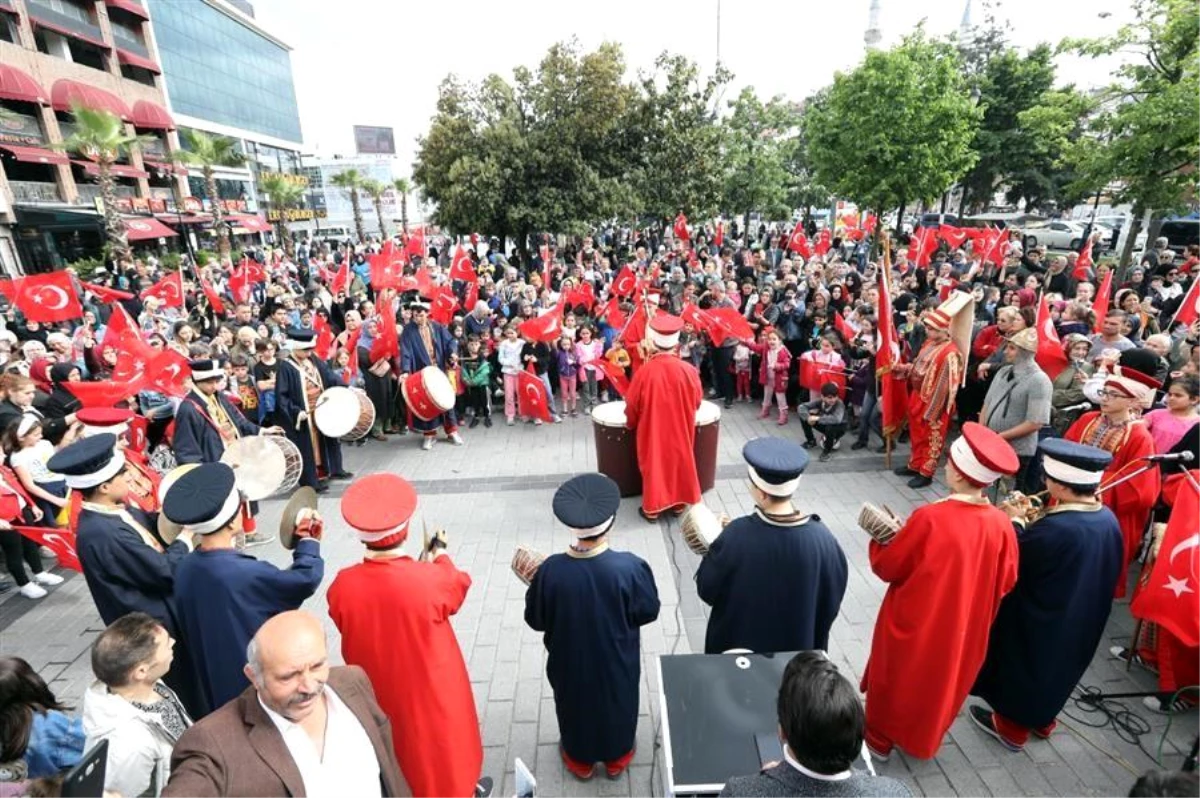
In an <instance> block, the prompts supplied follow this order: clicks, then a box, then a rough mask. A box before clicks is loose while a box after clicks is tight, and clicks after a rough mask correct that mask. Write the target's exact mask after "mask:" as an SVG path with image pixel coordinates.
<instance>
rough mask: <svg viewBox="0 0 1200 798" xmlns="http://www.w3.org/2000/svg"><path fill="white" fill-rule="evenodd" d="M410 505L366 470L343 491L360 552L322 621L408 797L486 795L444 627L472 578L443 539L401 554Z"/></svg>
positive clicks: (413, 501)
mask: <svg viewBox="0 0 1200 798" xmlns="http://www.w3.org/2000/svg"><path fill="white" fill-rule="evenodd" d="M416 506H417V494H416V491H414V490H413V487H412V485H410V484H409V483H408V482H407V481H406V480H404V479H402V478H401V477H399V476H396V475H395V474H371V475H370V476H368V477H364V478H362V479H359V480H357V481H355V482H354V483H352V484H351V485H350V487H349V488H347V489H346V494H345V496H344V497H343V498H342V517H343V518H345V519H346V523H347V524H349V525H350V526H351V527H353V528H354V529H355V530H356V531H357V533H358V537H359V540H361V541H362V542H363V544H365V545H366V547H367V553H366V557H365V558H364V559H363V562H361V563H359V564H358V565H352V566H350V567H348V568H344V569H342V570H341V571H340V572H339V573H338V575H337V577H336V578H335V579H334V580H333V584H332V585H331V586H330V588H329V615H330V617H331V618H333V622H334V623H335V624H336V625H337V628H338V630H339V631H340V632H341V634H342V658H343V659H344V660H345V661H346V664H347V665H358V666H360V667H361V668H362V669H363V670H365V671H366V672H367V676H369V677H370V678H371V684H373V685H374V687H375V694H376V696H377V697H378V699H379V705H380V706H381V707H383V710H384V712H386V713H387V715H388V717H389V718H391V721H392V725H393V727H394V728H395V729H396V733H395V734H394V735H393V739H394V742H395V747H396V759H397V760H398V761H399V762H400V770H401V772H403V773H404V778H405V780H406V781H407V782H408V784H409V786H410V787H411V788H412V794H413V795H414V796H417V798H421V796H440V795H446V796H463V797H464V798H465V796H471V795H487V794H489V793H490V792H491V784H492V782H491V779H481V778H480V776H479V771H480V768H481V767H482V766H483V743H482V742H481V739H480V736H479V717H478V715H477V714H476V712H475V696H474V693H473V692H472V691H471V680H470V677H469V676H468V675H467V665H466V663H465V662H464V661H463V656H462V649H460V648H459V645H458V640H457V638H455V636H454V628H453V627H452V626H451V625H450V617H451V616H452V615H454V614H455V613H457V612H458V611H459V609H460V608H461V607H462V605H463V601H465V600H466V597H467V590H468V589H469V588H470V587H471V577H470V576H468V575H467V573H466V572H465V571H460V570H459V569H458V568H456V567H455V565H454V563H453V562H452V561H451V560H450V556H449V555H448V554H447V553H446V550H445V541H444V538H443V537H440V536H439V537H438V538H436V539H435V541H436V543H435V545H434V546H433V547H431V548H432V553H429V552H425V553H422V555H421V558H420V559H418V560H414V559H412V558H411V557H409V556H408V555H407V554H405V553H404V549H403V546H404V542H405V540H407V539H408V528H409V520H410V519H411V518H412V514H413V511H414V510H415V509H416Z"/></svg>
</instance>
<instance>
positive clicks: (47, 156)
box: [0, 144, 71, 164]
mask: <svg viewBox="0 0 1200 798" xmlns="http://www.w3.org/2000/svg"><path fill="white" fill-rule="evenodd" d="M0 150H4V151H6V152H10V153H12V156H13V157H14V158H16V159H17V160H18V161H21V162H22V163H50V164H52V163H70V162H71V160H70V159H69V158H67V155H66V153H62V152H55V151H54V150H43V149H42V148H40V147H15V146H13V145H12V144H0Z"/></svg>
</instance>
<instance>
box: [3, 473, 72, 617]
mask: <svg viewBox="0 0 1200 798" xmlns="http://www.w3.org/2000/svg"><path fill="white" fill-rule="evenodd" d="M13 524H18V525H29V526H33V525H41V526H54V522H53V521H51V520H49V519H47V518H46V517H45V516H44V515H43V514H42V511H41V509H40V508H39V507H38V506H37V504H36V503H34V500H33V497H32V496H30V495H29V493H28V492H26V491H25V488H24V487H23V486H22V485H21V482H20V480H18V479H17V476H16V475H15V474H14V473H13V472H12V471H11V470H9V468H8V467H7V466H0V551H3V552H4V565H5V567H6V568H7V569H8V573H9V574H10V575H11V576H12V578H13V581H15V582H16V583H17V587H19V588H20V591H19V592H20V593H21V595H22V596H24V597H25V598H29V599H40V598H42V597H44V596H45V595H46V590H45V587H44V586H46V585H60V584H62V582H63V578H62V577H61V576H59V575H57V574H52V573H50V572H49V571H47V570H46V566H45V565H43V564H42V555H41V547H40V546H39V545H38V544H37V541H35V540H33V538H28V537H25V536H24V535H22V534H21V533H20V532H18V531H17V530H15V529H13V528H12V525H13ZM26 565H28V566H29V571H31V572H33V578H32V579H31V578H30V577H29V574H28V573H27V572H26V570H25V566H26Z"/></svg>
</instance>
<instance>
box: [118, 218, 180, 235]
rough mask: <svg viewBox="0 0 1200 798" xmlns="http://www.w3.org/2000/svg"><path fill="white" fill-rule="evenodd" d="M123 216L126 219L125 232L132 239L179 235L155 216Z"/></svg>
mask: <svg viewBox="0 0 1200 798" xmlns="http://www.w3.org/2000/svg"><path fill="white" fill-rule="evenodd" d="M123 218H124V219H125V234H126V236H128V238H129V240H130V241H143V240H145V239H147V238H169V237H170V236H177V235H179V233H176V232H175V231H174V230H172V229H171V228H169V227H167V226H166V225H165V224H163V223H162V222H160V221H159V220H158V219H155V218H154V217H153V216H125V217H123Z"/></svg>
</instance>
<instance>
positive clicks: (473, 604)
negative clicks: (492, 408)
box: [0, 405, 1197, 796]
mask: <svg viewBox="0 0 1200 798" xmlns="http://www.w3.org/2000/svg"><path fill="white" fill-rule="evenodd" d="M756 409H757V408H756V407H754V408H752V407H751V406H746V405H738V406H736V407H734V408H733V409H732V410H729V411H726V413H725V414H724V416H723V418H722V426H721V444H720V449H719V457H718V465H719V468H718V481H717V484H716V486H715V487H714V489H713V490H712V491H710V492H709V493H707V494H706V495H705V501H706V503H708V504H709V506H711V507H712V508H713V509H714V510H717V511H720V510H724V511H726V512H728V513H729V514H730V515H732V516H734V517H736V516H738V515H742V514H745V513H747V512H749V511H750V509H751V502H750V499H749V496H748V493H747V489H746V480H745V478H744V471H743V468H744V466H743V465H742V460H741V457H740V451H741V447H742V444H743V443H744V442H745V441H746V440H747V439H749V438H751V437H756V436H758V435H763V434H781V435H784V436H789V437H794V438H797V439H799V438H800V427H799V424H798V423H796V421H795V418H794V417H793V419H792V423H791V424H789V425H788V426H787V427H784V428H782V429H781V428H779V427H777V426H775V425H774V424H773V423H769V422H765V421H759V420H758V419H756V418H755V417H754V416H755V413H754V410H756ZM465 436H466V438H467V445H466V446H463V447H453V446H450V445H449V444H446V443H444V442H439V443H438V445H437V446H436V447H435V448H434V451H432V452H428V453H426V452H422V451H420V450H419V442H418V440H417V439H416V438H414V437H413V436H407V437H395V438H392V439H391V440H390V441H389V442H388V443H386V444H380V443H375V442H371V443H368V444H367V445H365V446H363V447H361V448H360V447H348V448H347V449H346V461H347V467H348V468H351V469H352V470H354V471H355V472H356V473H358V474H366V473H370V472H375V471H383V470H393V471H396V472H397V473H400V474H403V475H404V476H406V477H407V478H408V479H410V480H413V481H414V482H415V483H416V485H417V487H418V490H419V491H420V494H421V503H420V507H419V509H418V517H417V519H416V520H415V525H416V526H415V528H416V529H420V528H421V526H423V525H425V524H428V526H429V527H430V528H431V529H432V528H434V527H442V528H445V529H446V530H448V532H449V534H450V552H451V554H452V556H453V558H454V561H455V562H456V563H457V564H458V565H459V566H460V567H462V568H464V569H466V570H467V571H468V572H469V573H470V574H471V578H472V580H473V585H472V588H471V591H470V593H469V595H468V597H467V601H466V603H465V605H464V606H463V608H462V611H461V612H460V613H459V614H458V615H457V616H456V617H455V619H454V628H455V631H456V633H457V635H458V639H459V643H460V645H461V646H462V650H463V654H464V656H465V657H466V660H467V663H468V668H469V671H470V675H471V683H472V687H473V688H474V692H475V698H476V704H477V707H478V711H479V718H480V724H481V727H482V735H483V744H484V746H485V757H484V770H485V773H487V774H489V775H492V776H494V777H496V778H497V782H498V785H499V791H498V792H497V793H496V794H497V795H502V796H503V795H512V794H514V784H513V761H514V758H515V757H520V758H521V759H522V760H524V761H525V763H526V764H527V765H529V767H530V768H531V769H533V771H534V773H535V774H536V776H537V778H538V783H539V790H540V792H541V793H542V794H543V795H568V796H637V795H651V794H654V795H661V794H662V792H663V774H662V770H661V769H662V767H663V759H662V752H661V749H660V740H661V735H660V729H659V710H658V707H659V693H658V690H659V686H658V684H656V678H655V668H654V662H655V658H656V657H657V656H659V655H661V654H670V653H693V652H699V651H703V640H704V629H705V624H706V614H707V613H706V610H707V608H706V607H705V606H704V605H703V604H702V603H701V602H700V601H699V599H698V598H697V596H696V591H695V584H694V581H693V574H694V573H695V570H696V567H697V565H698V563H699V559H698V558H697V557H696V555H694V554H693V553H692V552H691V551H690V550H689V549H688V548H687V547H686V546H685V545H684V544H683V542H682V540H681V539H680V536H679V530H678V525H677V522H676V521H674V520H671V521H669V522H667V521H664V522H662V523H661V524H658V525H651V524H647V523H646V522H644V521H643V520H642V519H641V518H640V517H639V516H638V514H637V503H636V500H633V499H629V500H625V501H624V502H622V506H621V510H620V514H619V516H618V520H617V523H616V526H615V532H614V534H613V536H612V537H613V545H614V547H616V548H622V549H627V550H629V551H632V552H634V553H636V554H638V555H639V556H641V557H643V558H644V559H646V560H647V562H649V564H650V566H651V568H652V569H653V571H654V574H655V578H656V580H657V583H658V589H659V593H660V597H661V599H662V611H661V613H660V615H659V619H658V621H656V622H655V623H653V624H650V625H649V626H647V627H645V628H644V630H643V633H642V650H643V658H642V659H643V668H642V690H641V704H640V717H639V719H638V721H639V722H638V731H637V742H638V745H637V755H636V757H635V758H634V761H633V764H632V766H631V767H630V768H629V770H628V771H627V773H626V774H625V775H624V776H622V777H621V778H620V779H619V780H616V781H611V782H610V781H608V780H607V779H604V778H600V779H598V780H595V781H592V782H589V783H580V782H577V781H575V780H574V779H573V778H571V777H570V776H567V775H565V774H564V770H563V768H562V766H561V764H560V762H559V759H558V753H557V741H558V728H557V721H556V719H555V714H554V701H553V697H552V694H551V692H550V687H549V684H548V683H547V682H546V679H545V672H544V668H545V651H544V648H543V646H542V640H541V636H540V635H538V634H536V633H534V632H533V631H531V630H530V629H528V628H527V627H526V626H525V624H524V621H523V612H524V593H525V590H524V587H523V585H521V584H520V582H518V581H517V579H516V578H515V577H514V576H513V574H512V572H511V571H510V567H509V563H510V560H511V557H512V552H513V549H514V548H515V547H516V546H517V545H518V544H520V545H525V546H529V547H531V548H534V549H537V550H539V551H542V552H547V553H549V552H553V551H558V550H561V549H562V548H564V547H565V546H566V545H567V543H568V542H569V537H568V535H567V534H566V532H565V530H564V529H563V528H562V527H561V526H559V525H557V524H556V523H555V522H554V519H553V516H552V514H551V511H550V499H551V496H552V495H553V492H554V489H555V487H556V486H557V485H558V484H559V482H561V481H562V479H564V478H565V477H566V476H567V475H570V474H575V473H580V472H584V471H590V470H593V469H594V467H595V447H594V443H593V433H592V426H591V423H590V421H589V420H587V419H586V418H585V417H582V416H581V417H579V418H574V419H572V418H567V419H566V420H565V421H564V422H563V423H562V424H558V425H546V426H543V427H537V428H535V427H532V426H527V425H517V426H514V427H506V426H504V424H503V420H501V422H500V424H499V425H498V426H496V427H494V428H492V429H490V430H488V429H484V428H483V427H479V428H478V429H475V430H466V431H465ZM848 446H849V442H848V441H847V443H846V446H844V447H843V450H842V451H839V452H838V453H837V454H836V455H835V457H834V459H833V460H832V461H831V462H829V463H818V462H814V463H813V465H812V466H811V467H810V469H809V471H808V473H807V474H806V475H805V476H804V479H803V481H802V482H801V488H800V494H799V496H800V499H799V503H800V505H801V507H802V508H803V509H804V510H805V511H807V512H813V513H817V514H818V515H820V516H821V518H822V519H823V520H824V521H825V522H826V523H827V524H828V525H829V527H830V528H831V529H832V530H833V531H834V533H835V534H836V535H837V537H838V540H839V541H840V542H841V545H842V547H843V548H844V549H845V551H846V555H847V557H848V558H849V561H850V566H851V570H850V582H849V587H848V590H847V593H846V598H845V601H844V602H843V604H842V608H841V614H840V616H839V618H838V621H837V622H836V623H835V624H834V627H833V631H832V636H831V641H830V652H829V653H830V656H831V657H833V659H834V660H835V661H836V662H837V663H838V664H839V666H841V667H842V668H843V669H844V671H845V672H846V673H847V676H848V677H850V678H853V679H854V680H855V682H856V683H857V680H858V678H859V677H860V675H861V673H862V669H863V666H864V665H865V663H866V660H867V655H868V652H869V649H870V642H871V633H872V629H873V626H874V623H875V617H876V614H877V612H878V609H879V605H880V602H881V601H882V598H883V594H884V585H883V583H882V582H880V581H879V580H878V579H877V578H876V577H875V576H874V575H873V574H872V573H871V569H870V566H869V564H868V560H867V546H866V542H867V538H866V535H865V534H864V533H863V532H862V531H861V530H859V529H858V527H857V525H856V523H855V519H856V517H857V515H858V510H859V507H860V506H861V504H862V502H864V501H867V500H870V501H873V502H875V503H877V504H888V505H889V506H890V507H891V508H892V509H893V510H895V511H896V512H898V513H900V514H901V515H904V514H907V513H908V512H910V511H911V510H912V509H913V508H915V507H917V506H920V505H921V504H923V503H925V502H928V501H931V500H934V499H936V498H939V497H940V496H942V495H944V494H945V492H946V491H945V488H944V487H943V486H941V485H939V484H937V483H935V484H934V485H933V486H932V487H931V488H928V489H925V490H920V491H913V490H911V489H909V488H908V487H906V486H905V485H904V484H903V480H902V479H900V478H898V477H895V476H893V475H892V474H891V473H889V472H887V471H886V470H885V469H884V464H883V457H882V456H881V455H877V454H871V453H867V452H850V451H849V450H848ZM338 490H340V489H335V491H332V492H331V493H330V494H327V495H326V496H325V497H323V498H322V500H321V511H322V513H323V515H324V516H325V518H326V520H327V530H326V533H325V541H324V543H323V546H322V548H323V554H324V556H325V559H326V562H327V565H326V571H327V573H326V578H325V580H324V583H323V584H322V587H321V590H320V591H319V592H318V593H317V595H315V596H314V597H313V598H312V599H310V600H309V601H308V602H306V604H305V608H306V609H308V610H310V611H311V612H313V613H316V614H317V615H318V616H320V617H322V618H323V619H325V624H326V628H327V629H328V632H329V640H330V650H331V652H333V656H334V659H335V660H337V661H340V657H339V656H338V652H339V645H340V644H339V640H338V635H337V630H336V629H335V628H334V627H333V624H332V622H331V621H329V619H328V605H327V603H326V599H325V589H326V588H327V587H328V585H329V584H330V583H331V581H332V579H333V576H334V574H336V572H337V570H339V569H340V568H342V567H344V566H346V565H349V564H352V563H354V562H357V561H358V560H359V558H360V557H361V553H362V550H361V547H360V545H359V544H358V543H357V542H356V541H355V540H354V538H353V536H352V534H351V532H350V531H349V529H348V528H347V527H346V525H345V524H344V522H342V520H341V518H340V515H339V513H338ZM282 504H283V503H282V502H281V501H267V502H264V503H263V505H262V514H261V516H260V523H261V525H262V526H263V528H264V529H274V528H275V526H276V524H277V523H278V518H279V514H280V511H281V510H282ZM964 532H965V533H966V532H968V531H967V530H964ZM254 553H255V554H256V555H257V556H259V557H260V558H264V559H268V560H270V561H272V562H274V563H277V564H280V565H286V563H287V562H288V560H289V554H288V552H286V551H284V550H283V549H281V548H280V547H279V546H278V544H275V543H273V544H270V545H267V546H263V547H261V548H259V549H256V550H254ZM14 593H15V591H11V592H10V593H9V594H6V595H4V596H0V653H3V654H5V655H17V656H21V657H24V658H25V659H27V660H28V661H29V662H30V663H31V664H32V665H33V667H34V668H36V669H37V670H38V671H39V672H40V673H41V674H42V675H43V677H45V678H46V680H47V681H48V682H49V683H50V685H51V687H52V689H53V690H54V691H55V693H56V694H57V695H58V696H59V697H60V698H62V699H63V700H66V701H68V702H72V701H73V702H75V703H78V702H79V701H80V699H81V697H82V693H83V690H84V688H85V687H86V685H87V684H88V682H89V681H90V680H91V673H90V668H89V664H88V647H89V646H90V644H91V641H92V639H93V638H94V636H95V635H96V633H97V632H98V631H99V630H100V629H101V628H102V624H101V623H100V619H99V617H98V616H97V614H96V611H95V607H94V605H93V604H92V602H91V599H90V597H89V595H88V592H87V586H86V584H85V582H84V580H83V579H82V577H80V576H78V575H70V576H69V578H68V580H67V582H66V583H65V584H63V585H62V586H60V587H58V588H56V589H53V590H52V592H51V593H50V595H49V596H48V597H46V598H45V599H42V600H41V601H38V602H31V601H28V600H26V599H24V598H21V597H19V596H15V595H14ZM1132 627H1133V623H1132V620H1131V618H1130V616H1129V611H1128V605H1127V603H1126V602H1119V603H1118V604H1117V605H1116V606H1115V607H1114V611H1113V614H1112V617H1111V620H1110V621H1109V624H1108V628H1107V630H1106V633H1105V636H1104V640H1103V642H1102V644H1101V646H1100V650H1099V651H1098V652H1097V654H1096V656H1095V658H1094V660H1093V662H1092V664H1091V667H1090V668H1089V669H1088V672H1087V674H1086V675H1085V676H1084V678H1083V680H1082V684H1083V685H1087V686H1088V687H1091V688H1097V689H1099V690H1102V691H1104V692H1105V693H1110V692H1135V691H1139V690H1151V689H1153V688H1154V686H1155V681H1154V677H1153V676H1151V675H1150V674H1148V673H1145V672H1139V671H1137V670H1135V671H1133V672H1126V671H1125V669H1124V667H1123V665H1121V664H1119V663H1117V662H1116V661H1114V660H1112V659H1110V658H1109V657H1108V653H1107V652H1108V647H1109V646H1110V645H1113V644H1123V643H1126V642H1127V641H1128V640H1129V637H1130V634H1131V632H1132ZM406 655H407V654H406V653H405V652H397V656H406ZM913 689H920V685H914V686H913ZM1121 703H1123V704H1124V705H1125V708H1127V709H1129V710H1131V711H1132V712H1134V713H1136V714H1137V715H1138V716H1140V718H1141V719H1142V720H1144V721H1145V723H1146V725H1147V727H1148V731H1146V732H1144V733H1143V734H1142V735H1141V736H1140V743H1139V742H1138V741H1131V739H1132V738H1130V737H1129V736H1128V735H1126V736H1125V737H1124V738H1123V737H1122V736H1121V735H1119V734H1118V733H1117V732H1116V730H1115V729H1114V728H1113V727H1112V725H1108V726H1107V727H1106V728H1095V727H1094V726H1095V725H1096V724H1098V723H1100V722H1102V720H1103V716H1102V715H1101V714H1099V713H1096V712H1086V711H1084V710H1083V709H1080V708H1079V707H1074V706H1068V708H1067V710H1066V712H1065V713H1064V715H1062V716H1060V719H1059V730H1058V731H1057V732H1056V733H1055V734H1054V735H1053V736H1052V737H1051V739H1050V740H1047V741H1041V740H1034V741H1032V742H1031V743H1030V744H1029V745H1027V746H1026V749H1025V751H1023V752H1021V753H1015V754H1014V753H1009V752H1008V751H1006V750H1004V749H1002V748H1001V747H1000V746H999V745H998V744H996V743H995V742H994V741H993V740H991V739H990V738H988V737H986V736H985V735H983V734H982V733H981V732H979V731H978V730H977V729H976V728H975V727H974V726H973V725H972V724H971V723H970V721H969V720H968V719H967V717H966V713H965V712H962V713H960V714H959V717H958V718H957V720H956V721H955V723H954V725H953V726H952V727H951V729H950V732H949V733H948V734H947V736H946V739H945V741H944V743H943V745H942V748H941V750H940V752H939V753H938V756H937V758H936V759H934V760H930V761H920V760H915V759H910V758H908V757H906V756H904V755H895V756H893V757H892V759H891V761H889V762H888V763H886V764H884V765H882V766H879V771H880V772H881V773H883V774H886V775H890V776H894V777H897V778H900V779H903V780H904V781H905V782H907V783H908V784H909V785H910V787H912V788H913V790H914V792H916V793H919V794H923V795H930V796H941V795H970V796H974V795H1124V794H1127V793H1128V790H1129V787H1130V785H1131V784H1132V783H1133V781H1134V779H1135V778H1136V776H1137V775H1138V774H1139V773H1141V772H1143V771H1144V770H1146V769H1148V768H1150V767H1153V766H1154V764H1155V756H1157V755H1158V749H1159V746H1160V742H1161V749H1162V750H1161V758H1162V761H1163V762H1164V763H1166V765H1167V766H1168V767H1178V766H1179V764H1180V762H1181V761H1182V758H1183V756H1184V754H1185V753H1186V751H1187V750H1188V749H1189V748H1190V746H1191V742H1192V739H1193V736H1194V735H1195V734H1196V728H1197V716H1196V713H1195V712H1191V713H1188V714H1185V715H1183V716H1180V717H1176V718H1175V719H1174V721H1173V722H1171V723H1170V726H1169V728H1168V720H1167V719H1166V718H1164V717H1162V716H1157V715H1153V714H1152V713H1150V712H1149V711H1148V710H1146V709H1145V708H1144V707H1143V706H1142V704H1141V701H1140V699H1137V698H1131V699H1123V700H1122V701H1121ZM401 733H403V731H402V732H401ZM412 733H420V730H412ZM448 742H449V741H448Z"/></svg>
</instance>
